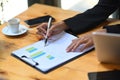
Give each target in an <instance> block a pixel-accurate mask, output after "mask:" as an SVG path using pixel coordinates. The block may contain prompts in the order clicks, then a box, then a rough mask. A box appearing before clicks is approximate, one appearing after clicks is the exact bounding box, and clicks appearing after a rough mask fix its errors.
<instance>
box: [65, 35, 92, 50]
mask: <svg viewBox="0 0 120 80" xmlns="http://www.w3.org/2000/svg"><path fill="white" fill-rule="evenodd" d="M81 44H84V45H83V46H82V47H81V48H80V50H79V51H80V52H81V51H83V50H84V49H86V48H88V47H90V46H92V45H93V39H92V34H88V35H85V36H82V37H80V38H77V39H74V40H72V43H71V44H70V45H69V46H68V48H67V49H66V51H67V52H74V51H75V50H76V49H77V48H78V47H79V46H80V45H81Z"/></svg>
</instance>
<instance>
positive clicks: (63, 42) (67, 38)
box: [12, 32, 93, 73]
mask: <svg viewBox="0 0 120 80" xmlns="http://www.w3.org/2000/svg"><path fill="white" fill-rule="evenodd" d="M56 36H57V35H56ZM58 36H59V39H56V40H55V38H53V39H54V40H53V41H51V42H49V43H48V44H47V46H46V47H44V40H41V41H38V42H35V43H33V44H31V45H28V46H26V47H23V48H20V49H18V50H15V51H13V52H12V55H13V56H14V57H16V58H19V59H20V60H22V61H23V62H25V63H27V64H29V65H31V66H33V67H34V68H36V69H37V70H39V71H41V72H43V73H47V72H49V71H51V70H53V69H55V68H57V67H59V66H60V65H62V64H64V63H66V62H68V61H71V60H73V59H74V58H76V57H78V56H80V55H82V54H84V53H85V52H87V51H89V50H91V49H93V46H92V47H90V48H88V49H86V50H84V51H83V52H77V51H76V52H66V48H67V47H68V46H69V45H70V44H71V42H72V40H73V39H75V38H77V37H76V36H73V35H71V34H69V33H66V32H63V33H61V34H60V35H58ZM58 36H57V37H58Z"/></svg>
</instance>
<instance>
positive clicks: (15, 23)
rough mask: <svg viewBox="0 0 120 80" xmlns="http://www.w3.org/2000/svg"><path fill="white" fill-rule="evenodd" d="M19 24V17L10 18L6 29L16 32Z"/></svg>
mask: <svg viewBox="0 0 120 80" xmlns="http://www.w3.org/2000/svg"><path fill="white" fill-rule="evenodd" d="M19 24H20V19H19V18H12V19H10V20H8V29H9V30H10V31H11V32H12V33H18V32H19Z"/></svg>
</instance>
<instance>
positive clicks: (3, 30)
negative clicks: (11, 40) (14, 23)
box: [2, 24, 28, 36]
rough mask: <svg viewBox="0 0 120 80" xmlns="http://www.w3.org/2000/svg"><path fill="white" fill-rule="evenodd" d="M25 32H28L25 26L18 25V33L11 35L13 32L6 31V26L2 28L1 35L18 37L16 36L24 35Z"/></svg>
mask: <svg viewBox="0 0 120 80" xmlns="http://www.w3.org/2000/svg"><path fill="white" fill-rule="evenodd" d="M27 30H28V28H27V27H26V26H24V25H21V24H20V25H19V32H18V33H13V32H11V31H10V30H9V29H8V26H6V27H4V28H3V29H2V33H3V34H4V35H7V36H18V35H22V34H24V33H26V32H27Z"/></svg>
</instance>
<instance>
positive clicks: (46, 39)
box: [44, 17, 52, 46]
mask: <svg viewBox="0 0 120 80" xmlns="http://www.w3.org/2000/svg"><path fill="white" fill-rule="evenodd" d="M51 22H52V17H50V18H49V21H48V26H47V32H46V35H45V45H44V46H46V44H47V41H48V33H49V29H50V26H51Z"/></svg>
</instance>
